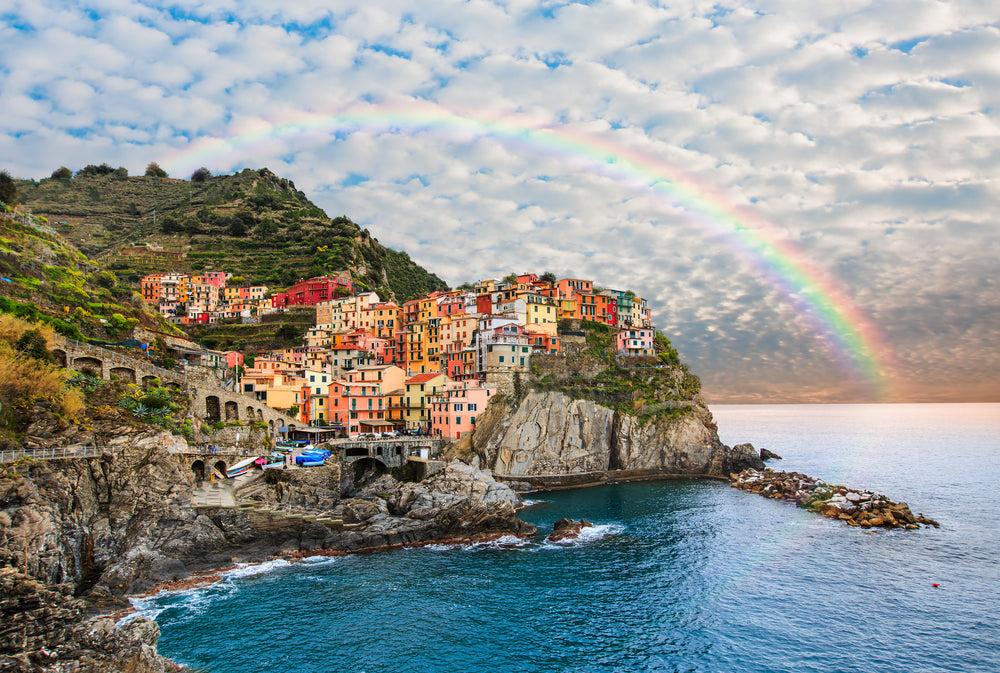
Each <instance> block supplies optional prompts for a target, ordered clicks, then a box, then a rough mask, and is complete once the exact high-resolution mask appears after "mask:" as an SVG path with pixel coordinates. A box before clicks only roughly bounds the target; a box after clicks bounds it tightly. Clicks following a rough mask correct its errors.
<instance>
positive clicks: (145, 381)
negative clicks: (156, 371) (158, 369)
mask: <svg viewBox="0 0 1000 673" xmlns="http://www.w3.org/2000/svg"><path fill="white" fill-rule="evenodd" d="M158 380H159V379H158V378H157V377H155V376H151V375H148V374H147V375H146V376H143V377H142V387H143V388H150V387H152V385H153V384H154V383H155V382H156V381H158Z"/></svg>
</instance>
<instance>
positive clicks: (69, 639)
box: [0, 568, 180, 673]
mask: <svg viewBox="0 0 1000 673" xmlns="http://www.w3.org/2000/svg"><path fill="white" fill-rule="evenodd" d="M87 609H88V606H87V604H86V603H85V602H84V601H81V600H79V599H75V598H73V585H71V584H61V585H54V586H46V585H45V584H44V583H42V582H39V581H38V580H36V579H34V578H32V577H29V576H27V575H25V574H23V573H20V572H17V571H16V570H14V569H12V568H0V670H3V671H10V672H11V673H29V672H35V671H129V672H130V673H166V672H167V671H178V670H180V667H178V666H177V665H176V664H174V663H173V662H171V661H169V660H168V659H165V658H163V657H161V656H160V655H159V654H157V652H156V641H157V639H158V638H159V637H160V627H159V626H158V625H157V624H156V622H153V621H149V620H147V619H145V618H143V617H138V618H136V619H134V620H133V621H131V622H129V623H128V624H126V625H124V626H123V627H121V628H117V627H116V626H115V622H114V620H113V619H111V618H108V617H97V618H93V619H88V618H87Z"/></svg>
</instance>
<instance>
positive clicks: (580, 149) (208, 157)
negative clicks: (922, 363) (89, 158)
mask: <svg viewBox="0 0 1000 673" xmlns="http://www.w3.org/2000/svg"><path fill="white" fill-rule="evenodd" d="M359 132H393V133H409V134H417V133H437V134H446V135H449V136H453V137H455V138H457V139H459V140H460V141H466V142H471V141H472V140H474V139H478V138H484V137H486V138H492V139H495V140H497V141H499V142H503V143H506V144H510V145H514V146H517V147H519V148H522V151H525V152H531V153H534V154H536V155H544V156H551V157H555V158H556V159H559V160H562V161H566V162H577V163H580V162H582V163H583V164H585V166H586V168H588V169H591V170H597V171H599V172H601V173H603V174H604V175H608V176H610V177H612V178H614V179H615V180H616V181H617V182H619V183H621V184H623V185H625V187H626V188H628V189H629V190H631V191H639V192H645V193H652V194H653V195H654V196H656V197H658V199H659V200H660V201H662V202H663V204H664V205H665V206H666V207H670V208H676V207H678V206H680V207H682V208H684V209H685V210H686V211H687V212H688V213H690V214H691V215H692V216H695V217H696V219H697V220H698V221H699V222H701V223H702V224H703V225H704V226H705V227H707V229H708V230H709V232H714V233H715V234H717V235H721V237H722V238H723V239H724V240H726V241H727V242H729V243H730V244H732V245H734V246H735V248H736V249H737V250H738V251H740V252H741V253H742V255H741V256H743V257H744V258H745V259H747V260H749V261H750V263H751V264H753V265H754V266H755V267H756V268H757V270H758V271H759V272H760V273H761V274H762V275H764V276H765V277H766V278H767V279H768V280H769V281H770V282H771V284H772V285H773V286H774V287H776V288H777V289H778V290H779V291H780V292H781V293H782V295H783V296H785V297H786V299H787V300H788V301H789V302H790V303H791V304H793V305H794V306H795V308H796V309H797V311H798V312H799V314H800V315H802V316H803V317H804V318H805V319H806V320H807V321H808V322H809V323H810V324H811V327H812V329H813V331H814V333H815V334H816V335H817V337H819V338H820V340H821V341H822V342H823V343H824V344H825V345H826V346H827V348H828V349H829V351H830V352H831V353H832V354H833V355H834V356H835V357H836V359H837V360H838V361H839V362H841V364H842V365H843V366H845V367H846V368H848V369H849V370H851V373H852V374H857V375H860V376H861V377H862V379H863V380H864V381H866V382H867V383H868V385H869V387H870V389H871V390H870V392H872V393H873V394H874V395H875V396H876V398H877V399H879V400H887V399H890V398H892V397H893V395H892V393H893V391H892V390H891V389H890V386H891V380H892V378H894V377H893V376H891V374H892V371H893V370H894V365H893V364H892V356H891V352H890V349H889V348H888V347H887V346H886V344H885V342H884V341H883V340H882V338H881V337H880V335H879V333H878V331H877V330H876V329H875V327H874V325H873V324H872V323H871V321H870V320H869V319H868V318H867V317H866V316H865V315H864V314H863V313H862V312H861V311H859V310H858V309H857V308H856V307H855V306H854V305H853V303H852V301H851V300H850V298H849V297H848V296H847V294H846V293H845V292H844V291H843V290H842V289H841V288H840V287H839V286H838V285H837V284H836V283H835V282H834V281H833V280H832V279H831V278H830V277H829V275H828V274H826V273H825V272H824V271H823V270H822V269H821V268H820V267H819V266H818V265H817V264H816V263H815V262H814V261H813V260H811V259H809V258H808V256H806V255H805V254H804V253H803V252H802V251H801V250H800V249H798V248H797V247H796V246H795V245H793V244H792V243H791V242H789V241H787V240H785V239H784V238H783V237H782V236H781V235H780V234H779V233H778V231H777V229H776V228H775V227H774V226H773V225H771V224H770V223H768V222H766V221H764V220H762V219H761V218H759V217H756V216H755V215H753V214H752V213H748V212H745V211H743V210H741V209H738V208H737V207H735V206H733V205H731V204H729V202H728V200H727V199H726V198H725V197H724V196H723V195H721V194H719V193H717V192H715V191H714V190H712V189H711V188H710V187H708V186H706V185H704V184H699V183H697V182H695V181H694V180H693V179H691V178H690V177H688V176H686V175H684V174H683V172H682V171H680V170H678V169H677V168H675V167H673V166H671V165H669V164H667V163H665V162H663V161H661V160H659V159H657V158H656V157H654V156H652V155H650V154H648V153H645V152H642V151H639V150H637V149H635V148H632V147H629V146H627V145H625V144H623V143H621V142H617V141H616V140H615V139H614V138H612V137H611V134H609V133H600V132H591V131H585V130H581V129H579V128H576V127H574V126H572V125H570V124H553V123H551V122H550V121H547V120H542V119H539V118H535V117H531V116H529V115H524V114H515V115H496V114H493V113H490V112H486V111H482V110H461V111H459V110H456V109H448V108H443V107H441V106H438V105H433V104H416V103H408V104H405V105H389V104H367V105H357V106H353V107H349V108H345V109H342V110H339V111H337V112H335V113H332V114H316V113H297V114H296V115H295V116H294V118H289V119H284V120H275V121H273V122H268V121H263V120H254V121H250V122H246V123H243V124H241V125H238V126H236V127H234V128H233V129H232V130H231V133H230V134H229V135H228V136H227V137H222V138H220V137H200V138H198V139H196V140H194V141H192V142H191V143H189V144H187V145H186V146H184V147H183V148H181V149H178V150H177V151H176V152H175V153H174V154H173V155H171V156H168V157H167V158H166V160H165V161H164V162H162V163H163V164H164V165H165V167H166V168H168V169H170V170H171V172H175V173H183V172H184V171H189V170H192V169H193V168H195V167H197V166H200V165H203V164H212V163H219V162H224V161H229V162H230V165H231V166H232V165H239V164H240V163H241V162H243V161H245V160H246V159H247V156H248V155H247V152H246V150H248V149H255V150H258V153H259V149H260V148H261V147H263V146H266V144H267V143H268V142H270V141H275V140H279V141H281V140H294V139H310V138H314V137H316V136H321V137H324V138H329V137H330V136H331V135H334V134H339V135H342V136H347V135H351V134H354V133H359Z"/></svg>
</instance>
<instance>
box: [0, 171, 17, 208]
mask: <svg viewBox="0 0 1000 673" xmlns="http://www.w3.org/2000/svg"><path fill="white" fill-rule="evenodd" d="M0 201H2V202H3V203H5V204H7V205H8V206H13V205H14V204H15V203H17V185H16V184H14V178H12V177H10V173H8V172H7V171H6V170H2V171H0Z"/></svg>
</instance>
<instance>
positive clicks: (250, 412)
mask: <svg viewBox="0 0 1000 673" xmlns="http://www.w3.org/2000/svg"><path fill="white" fill-rule="evenodd" d="M253 416H254V413H253V407H249V406H248V407H247V420H250V421H252V420H253Z"/></svg>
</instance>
